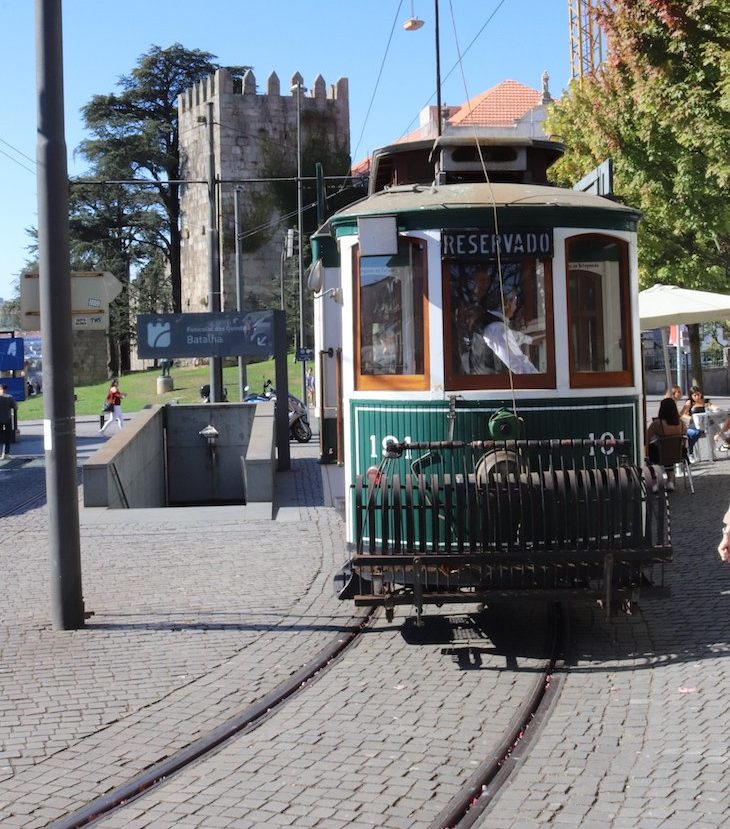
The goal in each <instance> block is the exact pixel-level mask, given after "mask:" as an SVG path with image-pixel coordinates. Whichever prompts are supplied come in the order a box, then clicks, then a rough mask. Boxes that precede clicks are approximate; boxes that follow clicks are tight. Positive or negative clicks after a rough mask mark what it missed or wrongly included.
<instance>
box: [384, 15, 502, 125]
mask: <svg viewBox="0 0 730 829" xmlns="http://www.w3.org/2000/svg"><path fill="white" fill-rule="evenodd" d="M505 2H506V0H499V2H498V3H497V5H496V7H495V9H494V11H493V12H492V13H491V14H490V15H489V17H488V18H487V19H486V20H485V21H484V23H483V25H482V27H481V29H479V31H478V32H477V33H476V34H475V35H474V37H473V38H472V39H471V41H469V45H468V46H467V47H466V49H464V51H463V52H462V53H461V54H460V55H458V56H457V59H456V62H455V63H454V65H453V66H452V67H451V69H449V71H448V72H447V73H446V74H445V75H444V76H443V78H442V79H441V80H442V82H443V81H447V80H448V79H449V78H450V77H451V75H452V74H453V73H454V71H455V70H456V69H457V68H459V67H461V61H462V59H463V58H464V57H465V56H466V54H467V53H468V52H469V50H470V49H471V47H472V46H474V44H475V43H476V42H477V40H479V38H480V37H481V35H482V32H483V31H484V30H485V29H486V28H487V26H488V25H489V24H490V23H491V22H492V20H493V19H494V16H495V15H496V14H497V12H498V11H499V10H500V9H501V8H502V6H503V5H504V4H505ZM452 11H453V10H452ZM462 73H463V69H462ZM435 95H436V92H435V91H434V92H433V93H432V95H431V97H430V98H429V99H428V100H427V101H426V102H425V103H424V104H423V106H421V108H420V109H419V110H418V112H419V114H420V112H421V110H422V109H424V108H425V107H427V106H429V104H430V103H431V101H433V99H434V96H435ZM467 100H468V99H467ZM417 120H418V115H416V117H415V118H412V119H411V121H410V123H409V124H408V126H407V127H406V128H405V130H404V132H402V133H401V136H400V137H401V138H402V137H403V136H404V135H407V134H408V133H409V132H410V130H411V128H412V127H413V125H414V124H415V123H416V121H417Z"/></svg>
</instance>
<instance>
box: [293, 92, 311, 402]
mask: <svg viewBox="0 0 730 829" xmlns="http://www.w3.org/2000/svg"><path fill="white" fill-rule="evenodd" d="M291 90H292V92H294V91H296V93H297V236H298V237H299V250H298V254H299V256H298V260H299V347H300V348H304V337H305V324H304V250H303V247H304V244H303V242H304V233H303V226H302V225H303V222H302V92H306V91H307V88H306V87H305V86H304V85H303V84H302V82H301V81H300V80H297V81H296V82H295V83H293V84H292V87H291ZM306 399H307V364H306V362H305V361H304V360H302V400H304V401H306Z"/></svg>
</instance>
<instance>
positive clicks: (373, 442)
mask: <svg viewBox="0 0 730 829" xmlns="http://www.w3.org/2000/svg"><path fill="white" fill-rule="evenodd" d="M588 439H589V440H596V435H595V433H594V432H589V433H588ZM598 440H624V433H623V430H622V431H620V432H619V433H618V437H615V436H614V434H613V432H604V433H603V434H602V435H599V436H598ZM410 442H411V438H410V436H407V437H405V438H404V439H403V443H410ZM389 443H400V441H399V440H398V438H397V437H396V436H395V435H386V436H385V437H384V438H383V439H382V440H381V441H380V453H378V439H377V437H376V436H375V435H370V457H371V458H375V459H377V458H378V457H383V458H384V457H385V456H386V455H387V454H388V444H389ZM588 452H589V455H590V456H591V457H593V456H594V455H595V454H596V450H595V447H593V446H591V448H590V449H589V450H588ZM601 452H603V454H604V455H612V454H613V452H614V447H613V446H602V447H601ZM403 457H404V458H405V459H406V460H411V459H412V457H413V455H412V453H411V451H410V450H409V449H408V450H406V451H405V453H404V455H403Z"/></svg>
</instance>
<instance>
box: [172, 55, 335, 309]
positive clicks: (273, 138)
mask: <svg viewBox="0 0 730 829" xmlns="http://www.w3.org/2000/svg"><path fill="white" fill-rule="evenodd" d="M297 83H299V84H302V85H303V79H302V77H301V75H299V73H296V74H295V75H294V76H293V77H292V80H291V84H287V85H286V89H285V94H282V90H281V84H280V82H279V78H278V77H277V75H276V73H272V74H271V75H270V76H269V78H268V80H267V84H266V92H265V94H258V92H257V90H256V78H255V76H254V74H253V72H251V71H250V70H249V71H248V72H246V74H245V75H244V77H243V79H242V81H236V80H235V79H234V78H233V77H232V76H231V75H230V74H229V73H228V72H227V71H226V70H224V69H220V70H218V71H217V72H216V73H215V75H211V76H209V77H208V78H206V79H205V80H203V81H201V82H200V83H198V84H196V85H195V86H194V87H191V88H190V89H188V90H187V91H186V92H185V93H183V94H182V95H181V96H180V97H179V98H178V115H179V132H180V156H181V178H182V179H184V180H186V181H187V182H189V183H187V184H185V185H184V186H183V187H182V188H181V232H182V246H181V269H182V305H183V307H182V310H183V311H205V310H207V305H208V236H207V233H208V224H209V216H208V213H209V208H208V204H209V202H208V188H207V178H208V158H209V132H208V124H207V119H208V103H209V102H212V104H213V119H214V130H213V144H214V155H215V167H216V175H217V177H218V179H219V181H220V184H219V187H218V188H217V189H218V192H217V198H218V224H219V228H220V251H221V257H220V259H221V292H222V296H221V310H233V309H235V308H236V263H235V255H234V253H235V237H234V221H233V218H234V207H233V205H234V190H235V189H236V188H238V190H239V216H240V219H241V221H240V223H239V224H240V227H241V236H242V238H241V250H242V273H243V279H244V297H248V295H249V293H251V292H253V293H255V294H256V295H257V296H259V297H261V298H262V299H263V300H264V303H265V305H266V306H267V307H270V306H271V305H272V302H271V300H272V299H273V298H277V300H278V297H279V277H280V262H281V251H282V244H283V240H284V236H285V233H286V229H287V228H288V227H293V226H296V217H288V218H285V219H281V217H280V216H279V215H278V212H277V210H276V207H275V205H273V204H272V198H271V187H272V185H271V184H270V183H267V182H261V181H258V182H255V181H253V180H254V179H261V178H264V177H265V176H264V172H263V171H265V170H267V169H271V168H272V166H276V165H275V164H273V162H274V161H277V160H278V161H280V162H281V164H286V165H287V166H288V167H289V172H287V173H286V175H289V176H292V175H294V176H295V175H296V161H297V94H296V92H290V88H291V87H292V86H294V85H295V84H297ZM349 119H350V116H349V100H348V84H347V79H346V78H340V79H339V80H338V81H337V83H336V84H334V85H333V86H332V87H330V88H329V89H328V88H327V86H326V84H325V81H324V79H323V78H322V76H321V75H320V76H318V77H317V78H315V80H314V83H313V85H312V89H311V90H310V91H307V92H302V93H301V98H300V119H299V123H300V124H301V142H302V147H303V148H304V147H305V146H306V145H307V143H308V141H309V140H310V139H311V140H317V139H321V138H322V137H324V139H325V141H326V144H327V147H328V148H329V149H330V150H332V151H335V150H336V149H344V151H345V152H349V146H350V127H349ZM274 157H275V158H274ZM347 172H348V171H347V170H336V171H330V170H325V174H326V175H328V174H331V175H344V174H346V173H347ZM191 182H198V183H191ZM254 227H256V228H259V232H257V233H256V234H255V236H253V237H251V236H248V237H247V234H248V233H250V232H251V230H252V229H253V228H254ZM274 304H275V305H277V306H278V301H277V302H276V303H274Z"/></svg>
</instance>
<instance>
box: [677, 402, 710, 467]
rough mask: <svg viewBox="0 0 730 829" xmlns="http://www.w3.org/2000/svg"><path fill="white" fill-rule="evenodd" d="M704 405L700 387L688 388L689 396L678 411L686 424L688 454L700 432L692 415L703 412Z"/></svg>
mask: <svg viewBox="0 0 730 829" xmlns="http://www.w3.org/2000/svg"><path fill="white" fill-rule="evenodd" d="M706 405H707V401H706V400H705V396H704V394H702V389H700V387H699V386H692V388H691V389H690V390H689V397H688V398H687V400H686V401H685V404H684V406H682V411H681V412H680V415H681V417H682V420H683V422H684V423H685V424H686V426H687V448H688V450H689V453H690V455H691V454H692V450H693V449H694V448H695V445H696V444H697V441H698V440H699V439H700V435H701V434H702V430H701V429H698V428H697V427H696V426H695V423H694V419H693V417H692V416H693V415H696V414H705V412H706Z"/></svg>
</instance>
